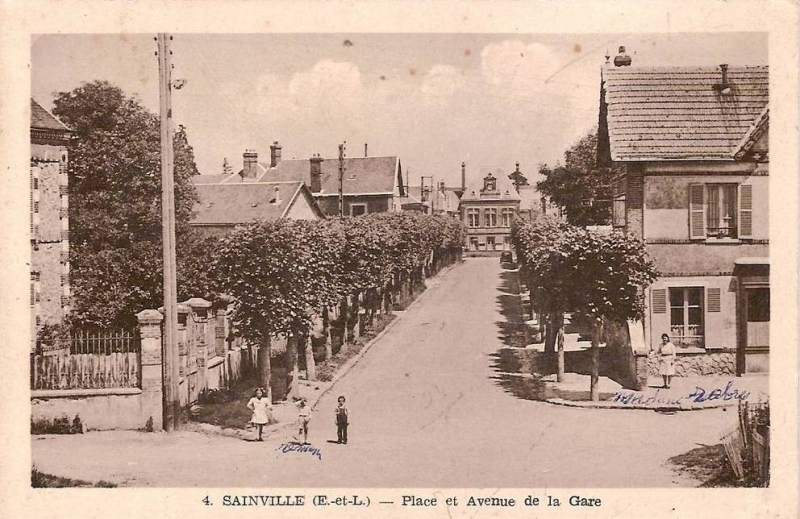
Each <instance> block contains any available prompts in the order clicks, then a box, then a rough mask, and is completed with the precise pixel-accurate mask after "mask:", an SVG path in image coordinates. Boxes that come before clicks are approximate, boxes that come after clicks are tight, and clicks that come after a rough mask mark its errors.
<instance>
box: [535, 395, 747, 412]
mask: <svg viewBox="0 0 800 519" xmlns="http://www.w3.org/2000/svg"><path fill="white" fill-rule="evenodd" d="M544 402H546V403H548V404H552V405H560V406H564V407H578V408H583V409H622V410H624V411H627V410H636V411H661V412H677V411H705V410H706V409H719V408H722V407H733V406H735V405H737V403H736V402H731V403H728V404H723V403H720V404H711V405H704V406H696V405H693V404H691V403H689V407H682V406H675V405H660V406H646V405H640V404H634V405H614V404H613V403H612V402H608V401H602V402H591V401H585V400H565V399H563V398H548V399H547V400H544ZM737 402H738V400H737Z"/></svg>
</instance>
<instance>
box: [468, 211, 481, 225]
mask: <svg viewBox="0 0 800 519" xmlns="http://www.w3.org/2000/svg"><path fill="white" fill-rule="evenodd" d="M467 225H468V226H470V227H478V225H480V213H479V211H478V209H476V208H472V209H467Z"/></svg>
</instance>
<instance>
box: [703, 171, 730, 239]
mask: <svg viewBox="0 0 800 519" xmlns="http://www.w3.org/2000/svg"><path fill="white" fill-rule="evenodd" d="M706 236H708V237H709V238H736V237H737V233H736V184H707V185H706Z"/></svg>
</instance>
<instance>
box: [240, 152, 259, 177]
mask: <svg viewBox="0 0 800 519" xmlns="http://www.w3.org/2000/svg"><path fill="white" fill-rule="evenodd" d="M243 158H244V167H243V168H242V178H256V172H257V171H258V153H256V150H244V155H243Z"/></svg>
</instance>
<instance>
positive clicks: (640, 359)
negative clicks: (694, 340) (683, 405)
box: [636, 351, 736, 377]
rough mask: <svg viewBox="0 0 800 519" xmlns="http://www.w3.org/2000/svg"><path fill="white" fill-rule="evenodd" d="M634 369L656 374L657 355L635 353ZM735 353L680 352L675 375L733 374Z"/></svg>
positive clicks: (652, 374) (650, 374) (676, 361)
mask: <svg viewBox="0 0 800 519" xmlns="http://www.w3.org/2000/svg"><path fill="white" fill-rule="evenodd" d="M636 370H637V371H638V372H639V373H645V374H647V375H648V376H658V355H642V354H637V355H636ZM735 374H736V354H735V353H733V352H728V351H725V352H681V351H678V354H677V358H676V359H675V376H678V377H690V376H704V375H735Z"/></svg>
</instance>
